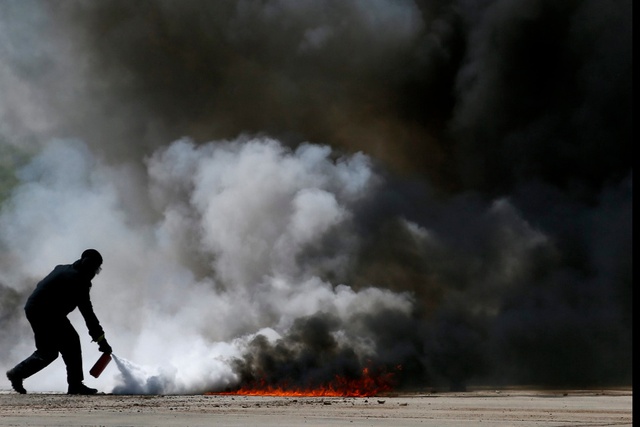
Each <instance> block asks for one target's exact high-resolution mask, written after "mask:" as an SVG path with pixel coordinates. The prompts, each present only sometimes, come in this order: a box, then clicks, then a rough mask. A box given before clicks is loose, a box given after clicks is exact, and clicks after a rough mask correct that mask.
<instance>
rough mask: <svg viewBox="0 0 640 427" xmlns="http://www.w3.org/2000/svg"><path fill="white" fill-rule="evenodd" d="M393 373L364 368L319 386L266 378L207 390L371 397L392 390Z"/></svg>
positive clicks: (228, 392) (234, 393) (282, 394)
mask: <svg viewBox="0 0 640 427" xmlns="http://www.w3.org/2000/svg"><path fill="white" fill-rule="evenodd" d="M392 384H393V374H392V373H387V372H382V373H378V374H372V373H371V371H370V369H369V368H364V369H363V370H362V375H361V376H360V377H359V378H353V379H350V378H347V377H344V376H341V375H336V376H335V378H334V379H333V381H330V382H329V383H326V384H324V385H321V386H318V387H309V388H305V387H297V386H289V385H287V384H281V385H270V384H267V383H266V382H265V381H264V380H262V381H256V382H254V383H252V384H250V385H245V386H242V387H240V388H238V389H236V390H232V391H223V392H207V393H205V394H207V395H244V396H288V397H371V396H376V395H378V394H380V393H384V392H388V391H391V390H392V388H393V386H392Z"/></svg>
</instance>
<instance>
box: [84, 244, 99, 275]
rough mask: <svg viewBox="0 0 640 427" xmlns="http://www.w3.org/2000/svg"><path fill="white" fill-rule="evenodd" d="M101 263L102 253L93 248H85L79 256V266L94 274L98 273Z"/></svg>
mask: <svg viewBox="0 0 640 427" xmlns="http://www.w3.org/2000/svg"><path fill="white" fill-rule="evenodd" d="M101 265H102V255H100V252H98V251H96V250H95V249H87V250H86V251H84V252H82V256H81V257H80V268H81V269H82V270H84V271H86V272H88V273H93V274H94V275H96V274H98V273H100V270H102V268H100V266H101Z"/></svg>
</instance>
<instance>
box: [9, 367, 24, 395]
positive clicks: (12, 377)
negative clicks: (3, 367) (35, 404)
mask: <svg viewBox="0 0 640 427" xmlns="http://www.w3.org/2000/svg"><path fill="white" fill-rule="evenodd" d="M7 379H8V380H9V381H10V382H11V387H13V389H14V390H15V391H17V392H18V393H20V394H27V390H25V389H24V386H23V385H22V378H20V377H19V376H18V374H16V373H15V372H14V370H13V369H9V370H8V371H7Z"/></svg>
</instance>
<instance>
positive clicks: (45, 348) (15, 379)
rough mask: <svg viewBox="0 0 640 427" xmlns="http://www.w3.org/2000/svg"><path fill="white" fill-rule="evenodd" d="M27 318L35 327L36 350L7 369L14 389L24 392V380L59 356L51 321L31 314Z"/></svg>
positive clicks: (32, 326) (33, 327)
mask: <svg viewBox="0 0 640 427" xmlns="http://www.w3.org/2000/svg"><path fill="white" fill-rule="evenodd" d="M27 318H28V320H29V323H30V324H31V328H32V329H33V334H34V337H35V341H36V351H34V352H33V354H32V355H31V356H29V357H27V358H26V359H25V360H23V361H22V362H20V363H18V364H17V365H16V366H15V367H14V368H13V369H10V370H9V371H7V378H8V379H9V381H11V385H12V386H13V389H14V390H15V391H17V392H18V393H23V394H24V393H26V392H27V391H26V390H25V389H24V387H23V385H22V381H23V380H24V379H25V378H29V377H30V376H31V375H33V374H35V373H36V372H39V371H40V370H42V369H44V368H45V367H47V366H49V364H50V363H51V362H53V361H54V360H56V358H57V357H58V350H57V348H56V345H55V342H54V340H53V339H52V333H51V330H50V329H49V328H50V326H51V323H50V322H48V321H47V320H45V319H37V318H35V319H34V318H30V317H29V316H27Z"/></svg>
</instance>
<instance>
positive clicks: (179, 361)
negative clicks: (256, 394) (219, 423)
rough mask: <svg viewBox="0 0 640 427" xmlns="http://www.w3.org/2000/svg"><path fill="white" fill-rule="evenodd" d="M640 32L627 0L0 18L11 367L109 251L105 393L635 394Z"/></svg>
mask: <svg viewBox="0 0 640 427" xmlns="http://www.w3.org/2000/svg"><path fill="white" fill-rule="evenodd" d="M631 33H632V3H631V1H619V0H616V1H612V2H607V3H606V4H605V3H603V2H600V1H595V0H582V1H578V0H571V1H565V2H556V1H552V0H482V1H468V0H458V1H454V0H451V1H446V0H420V1H419V0H370V1H363V0H347V1H344V0H341V1H337V0H336V1H332V0H327V1H323V2H318V1H307V0H265V1H244V0H240V1H226V0H221V1H216V2H208V1H201V0H185V1H179V2H178V1H162V0H140V1H136V2H130V1H124V0H109V1H103V2H93V1H84V0H66V1H43V0H0V254H1V256H0V323H1V324H2V328H0V367H2V368H5V369H9V368H11V367H12V366H13V365H15V364H16V363H18V362H19V361H20V360H22V359H23V358H25V357H26V356H28V355H29V354H31V352H32V351H33V350H34V344H33V340H32V333H31V330H30V327H29V324H28V322H27V321H26V319H25V317H24V312H23V306H24V302H25V301H26V298H27V297H28V296H29V294H30V292H31V291H32V290H33V288H34V287H35V285H36V284H37V282H38V281H39V280H40V279H41V278H42V277H44V276H45V275H46V274H48V273H49V271H50V270H51V269H52V268H53V267H54V266H55V265H58V264H69V263H72V262H73V261H75V260H76V259H78V258H79V255H80V254H81V253H82V251H83V250H84V249H86V248H96V249H98V250H99V251H100V252H101V254H102V256H103V258H104V265H103V271H102V273H101V274H100V275H99V276H97V277H96V278H95V279H94V281H93V288H92V291H91V294H92V300H93V305H94V309H95V311H96V314H97V315H98V318H99V319H100V320H101V323H102V326H103V327H104V329H105V331H106V336H107V339H108V340H109V342H110V344H111V346H112V347H113V349H114V354H115V355H116V356H117V357H118V358H119V360H118V363H117V364H112V365H111V366H109V367H108V368H107V370H105V372H104V373H103V375H102V376H101V377H100V378H99V379H93V378H90V379H88V381H86V383H87V384H89V385H95V386H98V387H100V388H101V389H104V390H105V391H107V392H110V391H111V390H112V391H113V392H115V393H165V394H168V393H195V392H202V391H210V390H223V389H226V388H230V387H231V388H233V387H236V386H238V385H243V384H247V383H250V382H251V381H256V380H259V379H266V381H267V382H268V383H269V384H273V385H278V384H280V383H281V382H282V381H286V382H287V384H296V385H297V386H300V387H305V386H310V387H316V386H318V385H319V384H322V383H323V382H325V381H327V380H328V379H331V378H333V377H334V376H335V375H344V376H355V377H357V376H358V375H359V372H361V371H362V369H363V368H364V367H370V368H371V369H376V370H380V371H384V372H391V371H392V372H393V375H394V381H395V386H396V387H398V388H400V389H403V388H404V389H410V388H427V387H428V388H433V387H442V388H448V389H464V388H465V387H467V386H473V385H496V386H500V385H536V386H552V387H555V386H603V385H628V384H631V366H632V356H631V347H632V332H631V331H632V329H631V324H632V302H631V295H632V261H631V259H632V239H631V235H632V220H631V213H632V208H631V202H632V161H631V158H632V157H631V138H632V78H631V75H632V54H631V47H632V46H631ZM70 318H71V319H72V321H73V323H74V325H76V329H77V330H78V331H79V334H80V336H81V339H82V344H83V351H84V352H83V359H84V362H85V365H86V366H85V368H86V369H85V371H88V369H89V367H90V365H91V364H92V363H93V362H94V361H95V360H97V358H98V357H99V353H98V351H97V348H96V345H95V344H93V343H90V338H89V337H88V334H86V333H85V332H83V331H85V330H86V327H85V325H84V323H83V320H82V318H81V316H80V315H79V314H78V313H77V312H74V313H72V315H71V316H70ZM116 365H117V366H116ZM63 381H64V365H63V363H62V362H61V360H57V361H55V362H54V363H53V364H52V365H51V366H49V367H47V368H46V369H45V370H44V371H42V372H40V373H38V374H36V375H35V376H33V377H32V378H29V379H27V380H26V381H25V386H26V388H27V389H28V390H40V391H52V390H53V391H63V390H65V389H66V385H65V384H64V383H63Z"/></svg>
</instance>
